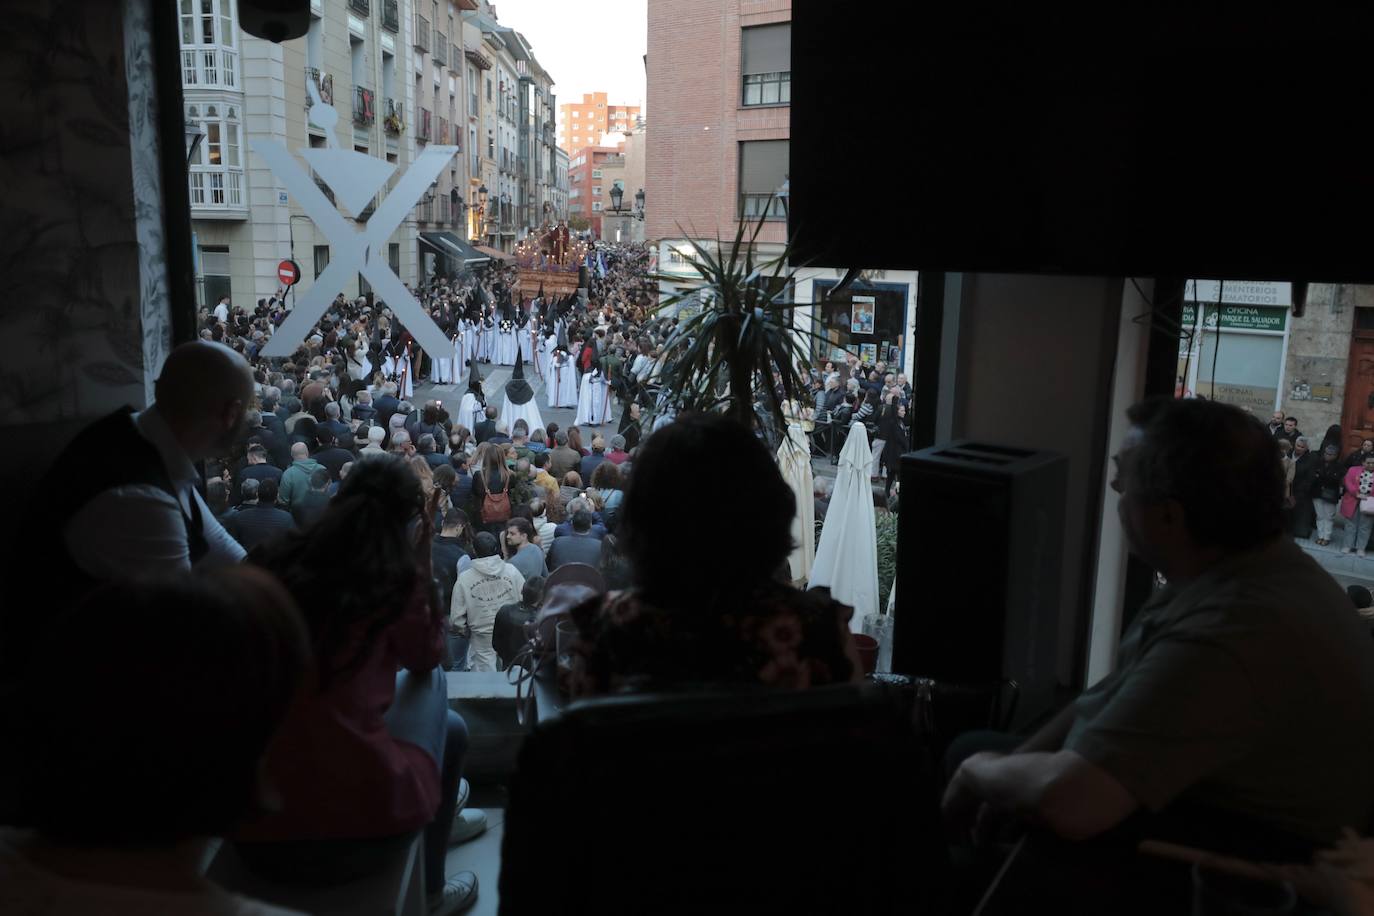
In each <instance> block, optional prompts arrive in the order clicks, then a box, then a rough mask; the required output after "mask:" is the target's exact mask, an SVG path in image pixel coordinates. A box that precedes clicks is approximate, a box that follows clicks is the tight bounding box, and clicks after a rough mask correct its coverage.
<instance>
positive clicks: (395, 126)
mask: <svg viewBox="0 0 1374 916" xmlns="http://www.w3.org/2000/svg"><path fill="white" fill-rule="evenodd" d="M176 2H177V9H178V14H179V16H180V23H181V35H180V38H181V45H182V85H183V91H184V96H185V115H186V120H187V125H188V133H191V132H195V133H198V134H199V135H200V137H201V139H200V141H199V142H198V143H197V144H196V146H195V149H194V152H192V153H191V154H190V168H189V171H190V178H189V181H190V195H191V217H192V228H193V231H194V234H195V254H196V275H197V281H198V287H199V290H198V296H199V299H200V302H201V303H202V304H213V303H214V302H216V301H218V299H219V297H220V296H222V295H226V294H227V295H229V296H230V297H231V299H232V300H233V301H235V302H236V303H238V304H240V305H245V306H249V305H251V304H253V303H255V302H256V301H257V300H258V299H262V298H266V297H268V296H271V295H273V294H275V293H276V292H277V291H278V289H279V281H278V280H277V264H278V263H279V262H280V261H282V260H284V259H287V258H292V259H294V260H295V261H296V262H297V263H298V264H299V265H300V268H301V282H300V283H299V284H298V285H297V286H296V287H295V289H294V293H295V294H297V295H299V294H303V293H304V292H305V291H306V290H308V289H309V288H310V286H311V285H312V284H313V282H314V280H315V278H316V277H318V276H319V275H320V274H321V273H322V272H323V271H324V269H325V267H326V266H328V264H329V262H330V260H331V257H332V254H333V247H334V246H333V243H331V241H330V239H329V238H327V237H326V236H325V235H324V234H323V233H322V232H320V231H319V230H318V229H317V228H316V227H315V226H314V224H313V222H312V221H311V220H310V219H309V218H308V217H307V216H306V215H305V212H304V211H303V210H302V209H301V208H300V206H299V204H298V202H297V201H295V200H294V199H293V198H292V197H291V195H290V194H288V192H287V190H286V188H285V186H284V185H283V184H282V182H281V181H280V179H279V178H278V177H276V176H274V175H273V174H272V173H271V171H270V170H269V169H268V168H267V166H266V163H265V162H264V161H263V160H262V159H261V158H260V157H258V156H257V155H256V154H254V153H253V152H252V150H251V146H252V143H253V142H254V141H256V140H267V141H272V142H276V143H282V144H284V145H285V146H286V147H287V148H288V149H289V150H290V151H292V152H293V153H297V152H298V151H300V150H302V149H310V148H315V149H318V148H322V147H324V146H325V145H326V144H327V142H328V141H327V139H326V132H325V131H324V130H323V129H322V128H321V127H320V125H319V124H316V123H313V122H312V121H311V119H310V109H311V108H312V106H313V105H315V104H319V103H325V104H329V105H331V106H333V107H334V109H335V110H336V111H337V113H338V122H337V125H336V126H335V128H334V136H335V138H336V141H337V143H338V145H339V147H340V148H342V149H345V150H351V151H353V152H357V153H363V154H366V155H368V156H372V157H375V158H378V159H383V160H385V161H386V162H388V163H390V164H392V165H393V166H394V171H393V172H392V174H391V176H390V178H389V179H388V180H387V182H386V184H385V186H384V187H383V188H382V189H381V190H380V191H379V192H378V194H377V195H376V196H375V197H374V198H372V200H371V201H370V202H369V203H368V205H367V206H365V207H363V208H361V210H360V212H358V213H352V212H349V211H348V210H347V208H342V212H343V215H344V216H345V218H346V220H347V221H348V222H349V223H350V225H352V226H353V227H354V228H357V227H359V226H361V225H362V224H364V223H365V222H366V220H367V219H368V218H370V216H371V214H372V212H373V210H374V209H375V207H376V205H377V203H378V202H379V201H380V200H381V199H382V198H383V197H385V195H386V194H387V193H388V192H389V191H390V190H391V189H392V188H393V187H394V186H395V184H396V182H397V181H399V179H400V177H401V175H403V174H404V173H405V171H406V170H407V169H408V168H409V166H410V165H411V164H412V163H413V162H414V161H415V159H416V157H417V156H418V155H419V154H420V153H421V152H422V151H423V150H424V149H425V148H426V147H427V146H429V145H431V144H435V145H437V144H443V145H451V146H456V147H458V148H459V152H458V153H457V154H456V155H455V156H454V157H453V158H452V159H451V160H450V161H449V162H448V164H447V166H446V167H445V168H444V170H443V171H442V172H441V173H440V174H439V176H438V178H437V179H436V180H435V181H434V183H433V184H432V185H431V186H430V188H429V189H428V190H427V191H426V192H425V194H424V196H423V198H422V199H421V200H420V201H419V202H417V204H416V205H415V207H414V208H413V209H412V210H411V212H410V214H409V215H408V216H407V218H406V220H405V221H404V222H403V223H402V224H401V225H400V226H399V227H397V229H396V230H395V231H394V232H393V233H392V234H391V236H390V238H389V239H388V240H387V243H386V248H385V252H384V253H383V256H384V257H385V258H386V260H387V263H388V264H389V265H390V266H391V267H392V269H393V270H395V271H396V273H397V275H398V276H400V277H401V279H402V281H403V282H406V283H409V284H412V285H414V284H417V283H419V282H420V281H422V280H423V279H424V278H425V277H427V276H430V275H431V274H433V273H434V272H436V271H440V270H442V271H448V270H453V269H456V268H457V267H458V266H460V265H458V264H456V263H455V262H454V261H453V260H452V258H451V257H450V253H449V252H448V251H446V250H445V248H444V246H442V245H438V244H435V241H434V239H433V238H432V236H433V234H434V233H451V234H452V235H454V236H456V237H458V238H461V239H465V240H466V239H475V240H479V241H486V242H489V243H493V244H494V245H495V246H496V247H500V248H503V250H507V251H509V250H511V249H512V248H513V247H514V242H515V240H516V237H517V236H516V222H517V217H516V213H515V209H516V201H517V200H519V199H520V197H519V195H520V181H521V178H522V175H523V173H522V172H521V171H520V168H519V156H518V154H517V151H518V149H519V139H520V131H519V127H520V121H519V118H520V112H521V106H520V94H519V87H518V81H517V77H518V75H519V71H520V70H521V69H522V68H523V70H524V71H525V73H526V74H527V75H528V79H527V84H528V86H529V89H530V91H529V98H530V103H529V105H528V106H527V117H528V120H527V124H528V126H529V140H530V144H531V145H530V149H531V155H530V156H528V157H527V159H528V160H529V161H530V162H531V163H532V164H531V166H530V168H531V172H530V174H531V175H532V176H535V177H534V178H532V179H531V180H530V182H529V184H528V185H527V186H526V188H525V195H526V198H527V199H528V200H529V201H530V202H531V204H532V205H533V207H536V208H540V209H542V204H543V202H544V201H545V200H549V199H551V197H552V193H553V192H552V188H553V186H554V183H555V181H556V174H555V172H554V161H553V155H552V148H551V143H550V144H546V146H547V147H548V152H547V154H546V155H544V156H543V158H541V156H540V154H539V153H536V152H534V145H533V144H534V141H535V140H536V139H542V137H543V136H544V135H546V134H547V135H550V136H551V134H552V131H551V130H550V131H544V130H543V129H542V124H543V123H544V122H543V121H541V122H540V125H541V129H540V130H539V131H538V135H537V136H536V132H535V130H534V124H535V120H534V119H536V118H544V120H545V121H548V120H550V119H552V118H553V117H554V116H553V112H554V111H556V109H555V108H554V107H553V104H552V95H551V93H550V87H551V85H552V79H551V78H550V77H549V75H548V74H547V73H546V72H545V71H544V70H543V69H542V68H541V67H540V66H539V65H538V62H537V61H536V60H535V59H534V57H533V54H532V53H531V52H530V49H529V47H528V44H527V43H524V42H523V39H518V41H519V43H520V44H521V48H522V51H521V55H520V56H521V61H520V62H517V59H516V56H515V55H513V54H511V53H510V52H509V50H508V48H507V45H506V42H505V41H503V40H502V39H501V38H500V35H499V32H501V31H502V28H501V27H500V26H499V24H497V23H496V21H495V19H494V16H492V17H491V18H489V19H487V18H485V17H484V16H483V13H482V6H481V5H479V0H340V2H325V0H314V2H313V3H312V16H311V22H310V27H309V31H308V33H307V34H306V36H304V37H303V38H300V39H296V40H293V41H288V42H283V43H281V44H273V43H271V42H268V41H264V40H261V39H257V38H253V37H251V36H249V35H246V34H245V33H243V32H242V31H241V30H240V29H239V28H238V19H237V3H235V2H234V0H176ZM487 11H488V12H489V13H490V12H491V10H490V6H489V5H487ZM474 22H477V23H478V24H476V25H474ZM484 26H485V27H486V28H487V29H488V30H489V33H490V34H488V33H487V32H484V31H483V27H484ZM504 31H505V32H507V33H509V36H510V37H508V38H507V41H512V42H514V41H516V40H517V38H518V33H515V32H513V30H510V29H505V30H504ZM501 55H504V57H501ZM498 64H499V65H500V70H499V71H498ZM498 73H499V74H503V75H504V77H505V81H506V87H505V88H506V98H505V99H504V101H505V106H504V108H503V104H502V103H503V99H502V96H501V94H500V93H499V91H498V89H497V87H498V86H499V85H501V82H500V81H501V79H502V76H501V75H497V74H498ZM493 77H494V78H493ZM488 86H490V87H491V88H490V89H489V90H488V89H487V87H488ZM488 92H490V98H488ZM536 93H537V96H536ZM498 135H499V137H500V142H499V144H498V142H497V141H496V138H497V137H498ZM488 140H490V141H491V142H490V143H488V142H487V141H488ZM502 148H504V149H505V150H506V151H507V156H506V158H505V159H504V161H502V163H501V164H502V165H503V166H504V168H500V169H498V156H499V150H500V149H502ZM545 159H546V160H547V163H548V165H547V168H544V167H543V165H542V164H543V161H544V160H545ZM299 161H300V160H299V158H298V162H299ZM304 167H305V166H304V165H303V164H302V168H304ZM536 168H537V169H539V171H538V172H537V173H536V172H534V171H533V170H534V169H536ZM313 177H314V178H315V180H316V183H317V184H318V185H319V186H320V187H321V189H322V191H323V192H324V193H325V194H326V196H328V197H330V198H331V200H333V199H336V195H335V192H334V189H331V188H328V187H327V185H326V183H325V182H324V181H323V179H322V178H321V177H320V176H318V175H314V176H313ZM483 188H489V189H491V192H490V193H489V194H483V193H482V189H483ZM502 195H504V197H503V196H502ZM493 198H494V200H493ZM493 203H494V204H495V206H493ZM502 206H504V207H505V210H504V211H502V209H501V208H502ZM488 217H494V218H493V219H488ZM427 236H429V237H430V238H429V239H427V238H426V237H427ZM369 291H370V286H369V284H368V283H367V281H366V279H365V278H363V277H362V276H355V277H353V278H351V279H350V282H349V283H348V284H347V285H346V286H345V287H344V289H343V290H342V292H344V293H346V294H347V295H350V296H356V295H360V294H362V293H366V292H369Z"/></svg>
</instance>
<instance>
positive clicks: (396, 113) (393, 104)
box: [382, 99, 406, 134]
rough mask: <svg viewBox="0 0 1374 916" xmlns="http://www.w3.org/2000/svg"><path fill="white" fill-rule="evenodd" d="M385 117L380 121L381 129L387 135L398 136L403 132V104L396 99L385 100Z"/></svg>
mask: <svg viewBox="0 0 1374 916" xmlns="http://www.w3.org/2000/svg"><path fill="white" fill-rule="evenodd" d="M385 112H386V114H385V116H384V117H383V119H382V127H383V129H385V130H386V132H387V133H389V134H399V133H401V131H403V130H405V124H406V119H405V113H406V109H405V103H403V102H401V101H399V100H397V99H387V100H386V108H385Z"/></svg>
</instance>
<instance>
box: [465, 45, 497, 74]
mask: <svg viewBox="0 0 1374 916" xmlns="http://www.w3.org/2000/svg"><path fill="white" fill-rule="evenodd" d="M463 56H465V57H466V58H467V59H468V60H470V61H471V62H472V63H473V65H474V66H476V67H477V69H478V70H490V69H491V58H490V57H487V56H486V55H485V54H483V53H482V52H481V51H476V50H473V49H472V48H468V49H467V50H465V51H464V52H463Z"/></svg>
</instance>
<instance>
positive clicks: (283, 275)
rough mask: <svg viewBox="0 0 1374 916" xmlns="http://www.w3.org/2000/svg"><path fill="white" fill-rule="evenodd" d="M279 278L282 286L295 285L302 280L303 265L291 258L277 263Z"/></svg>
mask: <svg viewBox="0 0 1374 916" xmlns="http://www.w3.org/2000/svg"><path fill="white" fill-rule="evenodd" d="M277 279H278V280H280V281H281V283H282V286H295V285H296V284H297V283H299V282H300V281H301V266H300V265H299V264H297V263H296V262H295V261H292V260H291V259H290V258H288V259H286V260H285V261H282V262H281V263H280V264H278V265H277Z"/></svg>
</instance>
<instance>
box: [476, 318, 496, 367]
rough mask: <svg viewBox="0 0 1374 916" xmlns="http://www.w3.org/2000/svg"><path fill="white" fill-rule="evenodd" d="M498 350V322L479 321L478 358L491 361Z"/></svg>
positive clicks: (487, 361) (485, 361)
mask: <svg viewBox="0 0 1374 916" xmlns="http://www.w3.org/2000/svg"><path fill="white" fill-rule="evenodd" d="M495 350H496V324H495V323H494V322H491V321H479V322H478V323H477V358H478V359H479V360H481V361H482V362H484V363H489V362H491V357H492V355H493V354H494V353H495Z"/></svg>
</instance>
